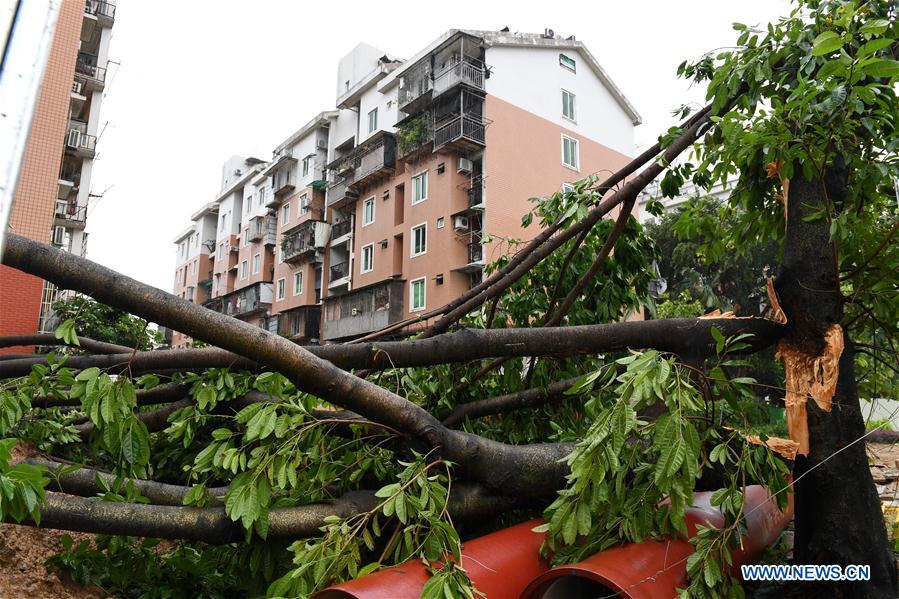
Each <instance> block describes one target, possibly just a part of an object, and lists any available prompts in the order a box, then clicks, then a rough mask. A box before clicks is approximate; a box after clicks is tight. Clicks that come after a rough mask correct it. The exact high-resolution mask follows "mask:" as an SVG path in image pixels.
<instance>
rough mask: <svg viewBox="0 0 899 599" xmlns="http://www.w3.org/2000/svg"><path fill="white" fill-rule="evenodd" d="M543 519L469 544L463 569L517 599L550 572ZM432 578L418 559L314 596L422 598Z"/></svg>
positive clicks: (494, 595) (494, 593)
mask: <svg viewBox="0 0 899 599" xmlns="http://www.w3.org/2000/svg"><path fill="white" fill-rule="evenodd" d="M541 522H542V521H541V520H531V521H529V522H523V523H522V524H518V525H516V526H512V527H510V528H505V529H503V530H498V531H496V532H493V533H490V534H489V535H485V536H483V537H479V538H477V539H472V540H470V541H467V542H466V543H465V548H464V550H463V551H462V567H464V568H465V570H466V572H468V576H469V577H470V578H471V580H472V582H473V583H474V585H475V587H477V589H478V590H479V591H481V592H482V593H484V594H485V595H486V596H487V597H488V598H489V599H506V598H508V599H517V598H518V596H519V595H520V594H521V592H522V591H524V589H525V588H526V587H527V586H528V584H529V583H530V582H531V581H532V580H534V578H536V577H538V576H540V575H541V574H543V573H544V572H546V571H547V570H549V564H547V563H546V561H545V560H543V559H541V558H540V544H541V543H543V539H544V537H545V534H543V533H540V534H538V533H535V532H532V530H531V529H532V528H534V527H535V526H538V525H539V524H540V523H541ZM428 578H429V575H428V573H427V572H426V571H425V568H424V565H423V564H422V563H421V562H420V561H418V560H413V561H409V562H406V563H405V564H402V565H400V566H394V567H392V568H385V569H383V570H380V571H378V572H375V573H374V574H369V575H368V576H363V577H362V578H357V579H356V580H351V581H349V582H345V583H343V584H339V585H336V586H333V587H331V588H328V589H325V590H324V591H322V592H320V593H318V594H316V595H314V599H418V598H419V597H420V596H421V589H422V587H424V585H425V583H426V582H427V581H428Z"/></svg>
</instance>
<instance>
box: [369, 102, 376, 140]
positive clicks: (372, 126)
mask: <svg viewBox="0 0 899 599" xmlns="http://www.w3.org/2000/svg"><path fill="white" fill-rule="evenodd" d="M377 130H378V107H377V106H375V107H374V108H372V109H371V110H369V111H368V133H369V134H372V133H374V132H375V131H377Z"/></svg>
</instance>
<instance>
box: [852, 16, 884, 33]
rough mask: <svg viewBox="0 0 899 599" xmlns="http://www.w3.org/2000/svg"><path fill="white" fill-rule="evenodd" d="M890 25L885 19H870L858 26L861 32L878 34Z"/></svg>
mask: <svg viewBox="0 0 899 599" xmlns="http://www.w3.org/2000/svg"><path fill="white" fill-rule="evenodd" d="M889 27H890V22H889V21H888V20H886V19H871V20H870V21H868V22H867V23H865V24H864V25H862V26H861V27H860V28H859V31H860V32H862V33H868V34H870V35H880V34H881V33H883V32H884V31H886V30H887V29H889Z"/></svg>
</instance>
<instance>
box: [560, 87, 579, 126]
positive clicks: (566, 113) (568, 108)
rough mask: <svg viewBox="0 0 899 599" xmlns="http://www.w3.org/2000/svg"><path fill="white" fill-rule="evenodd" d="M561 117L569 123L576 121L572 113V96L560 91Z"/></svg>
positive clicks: (573, 112) (567, 92)
mask: <svg viewBox="0 0 899 599" xmlns="http://www.w3.org/2000/svg"><path fill="white" fill-rule="evenodd" d="M562 116H563V117H565V118H566V119H568V120H570V121H575V120H577V117H576V116H575V111H574V94H573V93H571V92H569V91H565V90H564V89H563V90H562Z"/></svg>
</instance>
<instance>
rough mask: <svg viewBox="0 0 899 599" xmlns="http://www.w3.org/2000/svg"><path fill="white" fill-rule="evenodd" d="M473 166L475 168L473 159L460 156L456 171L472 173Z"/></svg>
mask: <svg viewBox="0 0 899 599" xmlns="http://www.w3.org/2000/svg"><path fill="white" fill-rule="evenodd" d="M472 168H474V165H473V164H472V163H471V160H469V159H468V158H462V157H461V156H459V162H458V163H457V165H456V172H459V173H469V174H470V173H471V169H472Z"/></svg>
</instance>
